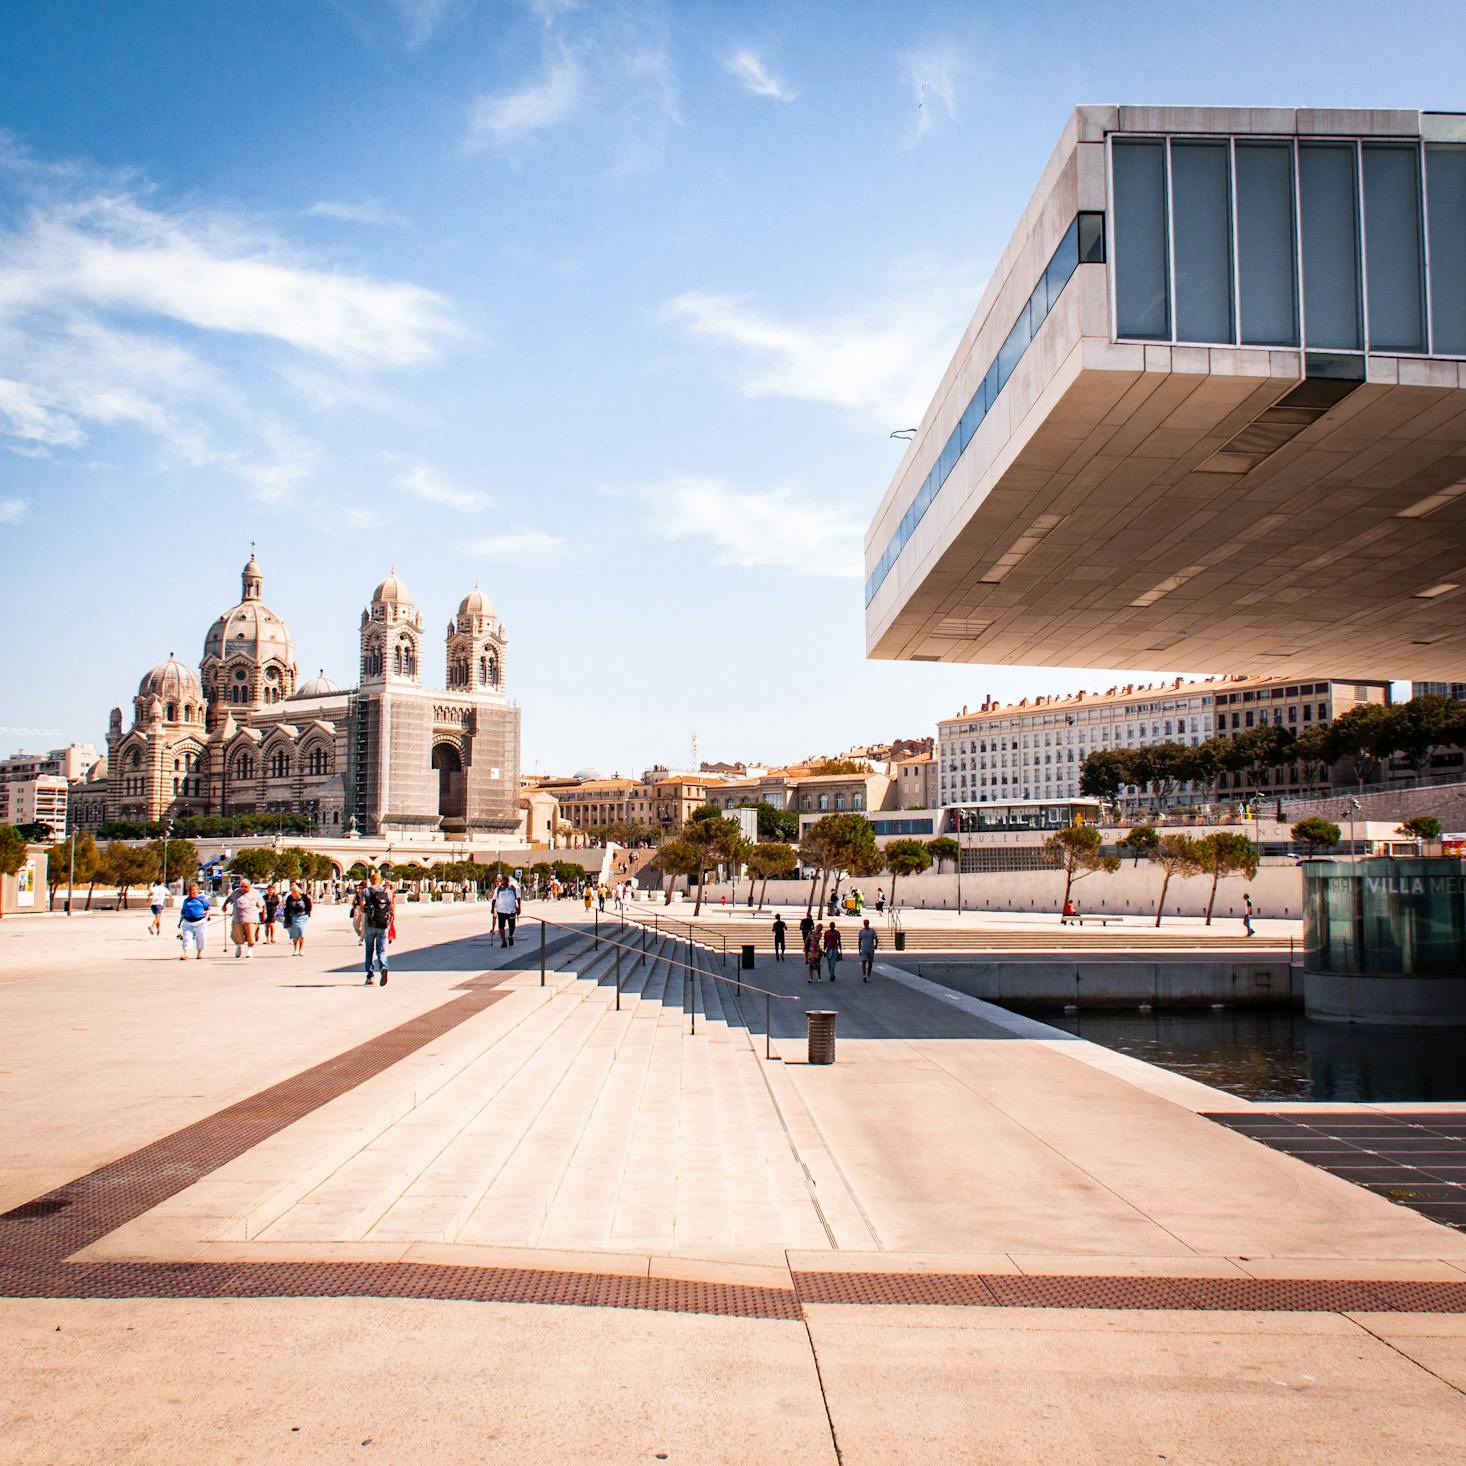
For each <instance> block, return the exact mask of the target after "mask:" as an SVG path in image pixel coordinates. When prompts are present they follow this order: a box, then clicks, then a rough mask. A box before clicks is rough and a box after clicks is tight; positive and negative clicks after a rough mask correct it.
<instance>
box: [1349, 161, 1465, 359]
mask: <svg viewBox="0 0 1466 1466" xmlns="http://www.w3.org/2000/svg"><path fill="white" fill-rule="evenodd" d="M1364 229H1365V241H1366V243H1367V245H1368V254H1367V258H1368V261H1369V263H1368V277H1369V344H1370V346H1371V347H1372V348H1373V349H1374V350H1376V351H1424V350H1425V297H1424V287H1423V281H1422V275H1423V270H1422V264H1421V253H1420V246H1421V241H1420V150H1419V149H1418V148H1417V147H1415V145H1414V144H1411V143H1407V144H1403V145H1401V144H1393V143H1390V144H1366V145H1365V147H1364ZM1461 248H1462V245H1460V244H1458V245H1457V249H1458V250H1460V249H1461Z"/></svg>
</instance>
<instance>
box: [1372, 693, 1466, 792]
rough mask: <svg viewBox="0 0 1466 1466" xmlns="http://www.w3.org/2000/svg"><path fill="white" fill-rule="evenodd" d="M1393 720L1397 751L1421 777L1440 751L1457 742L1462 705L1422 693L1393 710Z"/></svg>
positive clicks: (1391, 723)
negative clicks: (1437, 751) (1438, 750)
mask: <svg viewBox="0 0 1466 1466" xmlns="http://www.w3.org/2000/svg"><path fill="white" fill-rule="evenodd" d="M1393 712H1394V717H1393V718H1392V719H1391V720H1390V729H1391V732H1392V733H1393V735H1394V736H1393V737H1392V738H1391V740H1390V741H1391V742H1392V743H1394V745H1395V749H1394V751H1395V752H1396V753H1398V754H1399V756H1400V757H1401V759H1403V760H1404V762H1405V763H1406V764H1407V765H1408V767H1409V768H1410V771H1411V772H1412V773H1414V774H1415V775H1416V776H1417V777H1418V776H1419V775H1420V774H1421V773H1422V771H1424V770H1425V769H1428V768H1429V767H1430V761H1431V759H1432V758H1433V757H1434V755H1435V752H1436V750H1437V749H1439V748H1444V747H1446V746H1447V745H1448V744H1450V743H1452V742H1454V741H1455V738H1456V737H1457V736H1458V732H1459V728H1460V723H1461V712H1462V707H1461V704H1460V703H1458V702H1457V701H1456V700H1455V699H1454V698H1449V697H1442V696H1441V695H1440V694H1439V693H1434V692H1427V693H1422V694H1421V695H1420V696H1419V697H1412V698H1411V699H1410V701H1409V702H1406V703H1401V704H1400V705H1399V707H1397V708H1395V709H1393Z"/></svg>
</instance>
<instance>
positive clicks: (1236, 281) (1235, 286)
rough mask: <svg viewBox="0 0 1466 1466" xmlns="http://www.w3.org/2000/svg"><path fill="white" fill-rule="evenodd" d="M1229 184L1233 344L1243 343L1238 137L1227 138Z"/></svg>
mask: <svg viewBox="0 0 1466 1466" xmlns="http://www.w3.org/2000/svg"><path fill="white" fill-rule="evenodd" d="M1227 185H1228V189H1229V202H1230V204H1231V211H1232V344H1233V345H1234V346H1240V345H1241V344H1242V251H1241V248H1240V246H1239V244H1238V241H1237V139H1236V138H1235V137H1229V138H1228V139H1227Z"/></svg>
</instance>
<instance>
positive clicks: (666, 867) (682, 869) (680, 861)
mask: <svg viewBox="0 0 1466 1466" xmlns="http://www.w3.org/2000/svg"><path fill="white" fill-rule="evenodd" d="M701 862H702V851H701V850H700V849H698V847H697V846H695V845H694V844H693V843H692V841H690V840H684V839H682V837H681V836H674V837H673V838H672V839H670V840H663V841H662V843H661V845H660V847H658V850H657V853H656V857H655V858H654V859H653V861H652V864H653V865H654V866H655V867H656V868H657V869H658V870H659V871H661V872H662V875H663V876H664V877H665V878H666V881H667V888H666V896H665V899H664V901H663V902H662V904H663V905H664V906H670V905H671V904H672V892H673V891H674V890H676V888H677V877H678V876H686V877H687V878H688V879H689V880H690V879H691V878H692V877H693V876H694V875H696V874H697V872H698V869H699V867H700V865H701Z"/></svg>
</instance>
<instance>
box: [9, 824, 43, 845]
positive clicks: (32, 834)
mask: <svg viewBox="0 0 1466 1466" xmlns="http://www.w3.org/2000/svg"><path fill="white" fill-rule="evenodd" d="M15 828H16V832H17V833H18V834H19V835H20V837H21V839H22V840H24V841H26V843H27V844H30V845H49V844H50V843H51V826H50V825H48V824H47V823H46V822H45V820H32V821H31V822H30V823H29V824H26V825H17V826H16V827H15Z"/></svg>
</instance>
